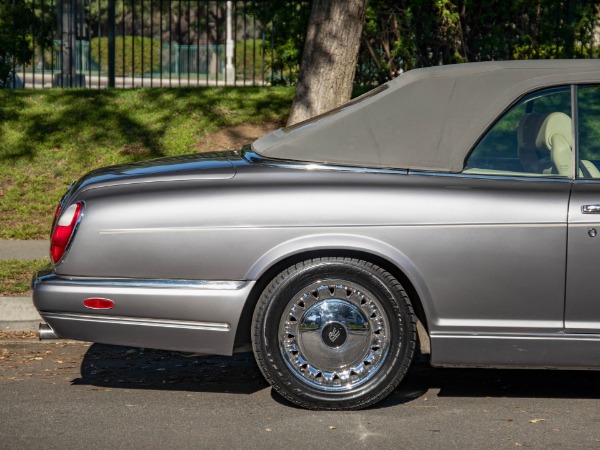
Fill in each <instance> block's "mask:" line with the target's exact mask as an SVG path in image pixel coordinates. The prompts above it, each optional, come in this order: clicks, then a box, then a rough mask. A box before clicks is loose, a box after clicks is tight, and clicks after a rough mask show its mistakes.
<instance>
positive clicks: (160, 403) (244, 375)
mask: <svg viewBox="0 0 600 450" xmlns="http://www.w3.org/2000/svg"><path fill="white" fill-rule="evenodd" d="M599 398H600V372H570V371H561V372H558V371H500V370H475V369H469V370H466V369H465V370H457V369H432V368H430V367H428V366H427V365H426V364H424V363H421V364H417V365H415V366H413V368H412V369H411V371H410V373H409V375H408V377H407V378H406V379H405V380H404V382H403V384H402V385H401V387H400V388H399V389H398V390H397V391H396V392H394V393H393V394H392V396H390V397H389V398H388V399H387V400H385V401H384V402H382V403H380V404H378V405H377V406H376V407H374V408H371V409H368V410H364V411H356V412H311V411H305V410H301V409H298V408H295V407H294V406H292V405H290V404H289V403H287V402H286V401H285V400H283V399H282V398H281V397H279V396H278V395H277V394H276V393H274V392H273V391H272V390H271V388H270V387H268V386H267V384H266V383H265V381H264V380H263V379H262V377H261V374H260V372H259V370H258V368H257V367H256V365H255V364H254V361H253V359H252V356H251V355H250V354H238V355H235V356H234V357H232V358H226V357H215V356H212V357H200V356H183V355H179V354H176V353H171V352H159V351H150V350H145V351H144V350H140V349H131V348H126V347H113V346H104V345H97V344H95V345H90V344H85V343H74V342H67V341H57V342H54V343H46V342H44V343H37V342H34V341H19V342H17V341H10V340H0V449H24V448H27V449H34V448H44V449H53V448H60V449H69V448H78V449H86V450H88V449H96V448H211V449H213V448H227V449H237V448H240V449H242V448H263V449H264V448H266V449H278V448H286V449H295V448H303V449H312V448H315V449H319V450H321V449H335V448H344V447H358V448H361V447H364V448H381V449H387V448H402V449H410V448H424V449H451V448H461V449H462V448H477V449H494V448H498V449H514V448H520V447H529V448H540V449H542V448H543V449H549V448H560V449H564V448H577V449H585V448H590V449H591V448H600V408H599V406H600V402H599Z"/></svg>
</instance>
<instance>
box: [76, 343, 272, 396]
mask: <svg viewBox="0 0 600 450" xmlns="http://www.w3.org/2000/svg"><path fill="white" fill-rule="evenodd" d="M73 384H78V385H82V384H84V385H92V386H102V387H112V388H127V389H155V390H169V391H190V392H227V393H235V394H252V393H254V392H257V391H260V390H261V389H265V388H266V387H268V383H267V382H266V381H265V379H264V378H263V376H262V374H261V373H260V370H259V369H258V367H257V365H256V363H255V361H254V356H253V355H252V353H249V352H247V353H236V354H234V355H233V356H231V357H230V356H199V355H193V354H184V353H178V352H170V351H162V350H150V349H140V348H132V347H121V346H116V345H104V344H93V345H92V346H91V347H90V348H89V349H88V350H87V352H86V353H85V355H84V358H83V361H82V363H81V378H76V379H75V380H73Z"/></svg>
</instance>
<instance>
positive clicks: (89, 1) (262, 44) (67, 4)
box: [13, 0, 297, 88]
mask: <svg viewBox="0 0 600 450" xmlns="http://www.w3.org/2000/svg"><path fill="white" fill-rule="evenodd" d="M252 3H253V2H250V1H246V0H244V1H224V0H31V5H32V7H33V8H34V10H35V11H36V13H37V14H38V15H40V16H41V17H44V18H45V20H47V21H51V23H53V24H54V25H53V40H52V43H51V44H49V45H48V46H46V47H42V48H35V54H36V56H35V58H34V61H33V63H32V64H31V65H28V66H24V67H19V68H17V70H16V77H15V78H14V80H13V87H28V88H43V87H91V88H102V87H123V88H127V87H160V86H164V87H175V86H217V85H220V86H221V85H237V86H245V85H265V84H271V83H272V82H273V81H274V80H277V81H279V82H281V80H285V79H286V76H287V75H286V72H285V71H286V70H287V71H288V72H290V73H291V72H297V68H294V67H283V66H282V65H279V66H277V65H276V64H273V61H274V60H275V59H276V56H275V55H274V53H273V47H272V45H271V42H272V39H273V36H274V35H275V33H276V31H277V29H276V26H275V25H274V24H273V23H261V22H260V20H258V19H257V17H256V16H255V15H253V14H252V10H251V8H252ZM34 32H35V30H34Z"/></svg>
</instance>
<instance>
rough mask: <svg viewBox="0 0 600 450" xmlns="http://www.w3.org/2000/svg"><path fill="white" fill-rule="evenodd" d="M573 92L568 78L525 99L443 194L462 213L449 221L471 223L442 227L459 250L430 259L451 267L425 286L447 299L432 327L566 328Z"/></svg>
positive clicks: (515, 330) (438, 308)
mask: <svg viewBox="0 0 600 450" xmlns="http://www.w3.org/2000/svg"><path fill="white" fill-rule="evenodd" d="M571 96H572V92H571V86H568V85H567V86H557V87H555V88H550V89H543V90H540V91H537V92H533V93H531V94H530V95H527V96H525V97H524V98H522V99H521V100H519V101H518V102H517V103H516V104H515V105H514V106H513V107H512V108H511V109H510V110H508V111H507V112H506V113H505V114H504V115H503V116H502V117H501V118H500V119H499V120H498V121H497V122H496V123H495V124H494V125H493V126H492V127H491V128H490V129H489V130H488V131H487V133H486V134H485V135H484V136H483V138H482V139H481V140H480V142H479V143H478V144H477V146H476V147H475V148H474V150H473V151H472V152H471V154H470V155H469V157H468V159H467V163H466V166H465V169H464V170H463V174H462V178H461V179H462V183H463V184H464V186H463V185H461V186H460V188H461V189H460V190H459V186H453V187H454V188H455V189H454V190H455V192H457V193H456V194H454V196H452V197H451V199H450V200H449V201H448V200H445V199H444V202H441V203H444V204H445V205H446V208H445V210H446V211H450V212H452V214H455V215H456V217H455V216H454V215H451V216H450V217H449V218H448V220H449V221H450V222H453V221H454V222H458V221H459V220H460V219H461V217H462V218H463V220H466V221H467V222H468V224H469V225H468V228H465V227H461V228H457V229H456V230H455V229H452V228H448V229H446V230H444V235H445V236H446V237H447V236H449V235H450V233H454V234H453V235H452V241H453V242H454V244H455V245H456V248H457V250H455V251H454V252H452V253H448V254H447V255H443V256H438V257H437V258H436V260H435V261H434V262H430V263H427V264H425V266H426V267H427V268H428V269H429V268H430V266H431V265H433V264H436V265H435V267H434V269H432V270H428V273H444V274H445V275H446V276H445V277H439V276H438V277H437V279H436V280H435V282H433V283H430V285H429V287H430V289H431V290H432V291H435V292H434V294H435V295H434V297H435V298H448V299H449V300H448V301H447V302H438V304H436V312H437V313H438V314H439V317H440V318H439V322H438V323H437V324H436V325H435V326H434V331H436V332H437V331H440V332H450V331H451V330H452V329H453V328H455V329H461V330H468V331H477V332H482V331H483V330H485V332H489V333H494V332H510V333H556V332H561V331H563V328H564V323H563V319H564V302H565V275H566V257H567V213H568V204H569V195H570V191H571V186H572V183H573V162H572V157H571V155H572V151H571V147H572V145H571V141H572V138H571V135H572V132H571V130H572V120H571V115H572V110H571V103H572V102H571ZM548 137H550V139H548ZM465 176H468V177H473V178H472V179H470V180H469V181H468V182H467V181H466V180H465ZM458 192H460V195H459V194H458ZM598 217H599V218H600V216H598ZM599 244H600V242H599ZM457 254H458V256H457ZM446 256H447V257H446ZM456 259H460V264H456V263H455V262H454V263H453V261H456ZM444 280H448V281H447V282H446V284H443V285H442V283H443V282H444ZM438 284H439V285H440V286H442V287H440V288H438ZM444 294H445V296H444ZM456 299H460V301H457V300H456Z"/></svg>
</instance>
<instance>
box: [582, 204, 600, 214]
mask: <svg viewBox="0 0 600 450" xmlns="http://www.w3.org/2000/svg"><path fill="white" fill-rule="evenodd" d="M581 212H582V213H583V214H600V205H583V206H582V207H581Z"/></svg>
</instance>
